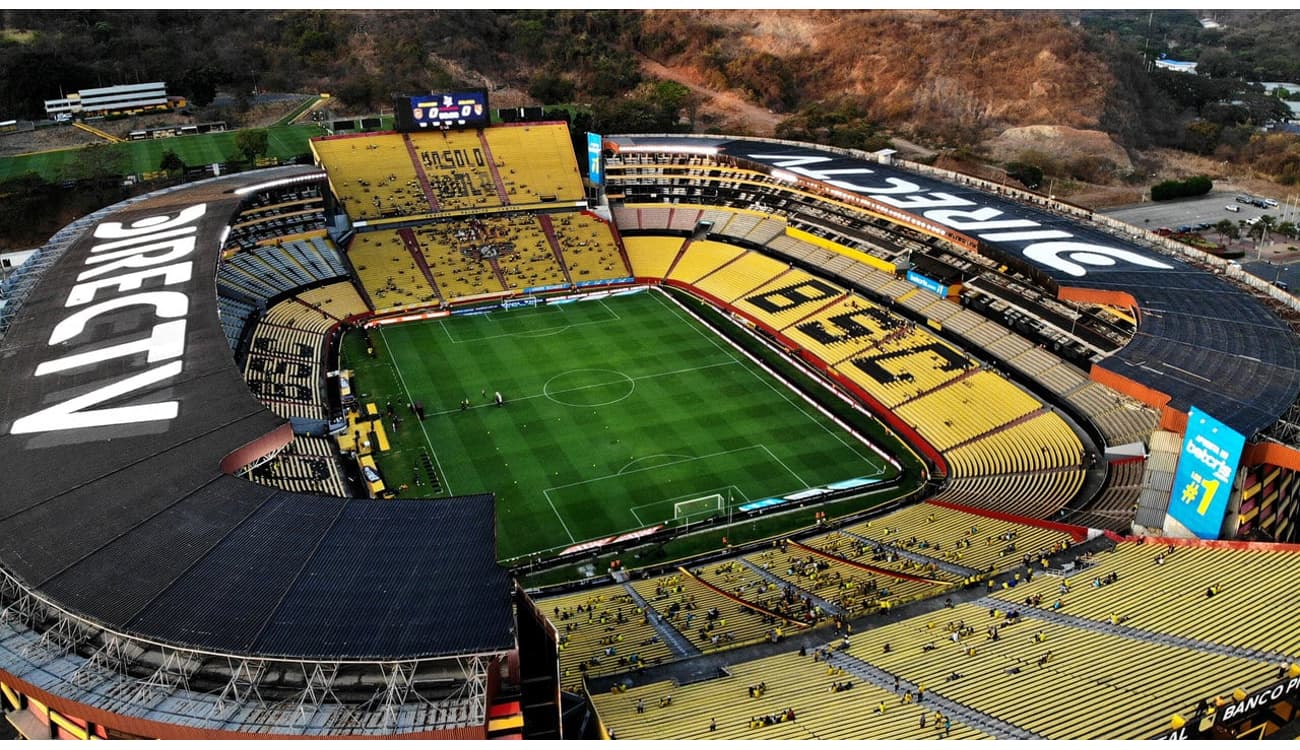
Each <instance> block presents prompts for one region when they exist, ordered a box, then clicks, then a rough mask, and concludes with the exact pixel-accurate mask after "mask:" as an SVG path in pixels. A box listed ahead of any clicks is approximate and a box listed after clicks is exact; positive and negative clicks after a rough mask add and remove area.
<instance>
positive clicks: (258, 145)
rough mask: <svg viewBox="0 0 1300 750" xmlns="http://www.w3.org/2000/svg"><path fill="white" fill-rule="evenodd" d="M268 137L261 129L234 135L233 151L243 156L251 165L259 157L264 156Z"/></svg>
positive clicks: (243, 131)
mask: <svg viewBox="0 0 1300 750" xmlns="http://www.w3.org/2000/svg"><path fill="white" fill-rule="evenodd" d="M269 141H270V137H269V136H268V135H267V132H266V130H265V129H263V128H250V129H248V130H241V131H239V132H238V133H236V134H235V150H236V151H238V152H239V153H241V154H243V155H244V158H245V159H248V161H249V163H250V164H251V163H252V162H253V161H255V160H256V159H257V157H259V156H264V155H266V151H267V148H268V146H269Z"/></svg>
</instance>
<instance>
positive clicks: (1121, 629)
mask: <svg viewBox="0 0 1300 750" xmlns="http://www.w3.org/2000/svg"><path fill="white" fill-rule="evenodd" d="M975 603H976V604H980V605H982V606H985V607H988V608H989V609H999V608H1005V607H1007V606H1008V605H1010V606H1013V607H1014V606H1015V604H1014V603H1013V602H1008V601H1005V600H1001V599H994V598H991V597H984V598H983V599H978V600H976V602H975ZM1016 611H1018V612H1019V613H1020V616H1021V617H1022V618H1034V619H1038V620H1043V621H1045V622H1054V623H1059V624H1063V625H1069V626H1070V627H1074V628H1080V629H1083V630H1093V631H1096V632H1098V633H1109V634H1111V635H1119V636H1123V637H1125V638H1132V639H1134V640H1139V641H1146V642H1148V643H1162V644H1164V645H1166V646H1177V647H1179V648H1185V649H1191V650H1192V651H1201V652H1204V653H1207V654H1221V655H1223V656H1236V657H1240V658H1244V659H1258V660H1259V661H1261V662H1264V663H1267V664H1270V665H1276V664H1285V663H1288V662H1290V661H1292V659H1293V657H1292V656H1291V655H1289V654H1286V653H1283V652H1281V651H1262V650H1260V649H1253V648H1240V647H1237V646H1229V645H1226V644H1222V643H1213V642H1211V641H1203V640H1199V639H1196V638H1185V637H1183V636H1178V635H1172V634H1169V633H1157V632H1154V631H1151V630H1142V629H1139V628H1134V627H1129V626H1128V625H1124V624H1123V623H1119V624H1116V623H1114V622H1109V621H1102V620H1093V619H1090V618H1087V617H1079V616H1077V615H1070V614H1066V613H1064V612H1061V611H1059V610H1053V609H1050V608H1040V607H1030V606H1023V607H1016Z"/></svg>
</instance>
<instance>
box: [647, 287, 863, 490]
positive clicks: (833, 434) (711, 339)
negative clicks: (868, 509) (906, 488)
mask: <svg viewBox="0 0 1300 750" xmlns="http://www.w3.org/2000/svg"><path fill="white" fill-rule="evenodd" d="M655 299H659V298H658V296H656V297H655ZM659 304H660V305H663V306H664V307H665V308H667V309H668V310H669V311H670V312H671V313H672V314H673V315H675V316H677V319H678V320H680V321H682V322H683V323H689V322H690V321H688V320H687V319H686V318H683V317H682V316H681V313H679V312H678V311H677V310H675V309H673V308H672V307H669V306H668V305H667V304H666V303H665V302H664V301H663V300H659ZM691 329H692V330H694V331H695V332H696V333H697V334H699V335H700V336H702V337H704V339H705V340H707V341H708V342H709V343H711V344H713V346H714V348H716V349H718V351H721V352H722V353H723V354H726V355H727V356H728V357H730V358H731V361H732V362H735V363H736V364H738V365H740V366H741V368H742V369H744V370H745V372H748V373H749V374H750V375H752V376H753V377H754V379H755V380H757V381H758V382H760V383H762V384H763V385H765V386H767V387H768V388H769V389H770V390H771V391H772V392H774V393H776V395H778V396H780V397H781V398H782V399H784V400H785V402H786V403H788V404H790V405H791V406H793V407H794V408H795V409H796V410H797V411H798V412H799V413H800V414H802V415H804V416H805V417H807V418H808V421H810V422H812V423H813V424H815V425H817V426H818V427H820V428H822V430H823V431H824V432H826V434H828V435H830V436H831V437H833V438H835V439H836V440H837V441H839V443H840V445H843V446H844V447H845V448H848V449H849V450H851V451H853V454H854V455H855V456H857V457H858V458H860V459H862V460H863V461H865V462H866V464H867V465H868V466H870V467H871V468H873V469H875V471H876V473H877V474H880V473H882V472H883V471H884V466H883V465H878V464H876V462H875V461H873V460H871V459H870V458H868V457H866V456H864V455H862V453H861V452H859V451H858V449H857V447H856V446H854V445H850V444H849V443H848V442H846V441H845V440H844V438H843V437H841V436H840V435H838V434H837V433H836V432H835V431H834V430H832V429H831V428H829V427H827V426H826V425H825V424H824V423H823V422H822V421H821V420H819V419H816V418H814V417H813V416H812V415H811V414H809V413H808V412H807V411H805V410H804V408H803V407H802V406H799V405H798V404H796V403H795V402H794V401H791V400H790V397H789V396H788V395H786V393H784V392H783V391H781V390H780V389H778V388H777V387H776V386H774V385H772V384H771V383H769V382H767V380H765V379H764V378H763V377H762V376H760V375H759V374H758V373H756V372H754V371H753V370H752V369H750V368H749V367H748V366H746V365H745V364H744V363H743V362H741V361H740V360H738V359H736V357H735V355H734V354H732V353H731V352H729V351H727V350H726V349H723V348H722V345H721V344H719V343H718V342H717V340H716V339H717V336H715V335H711V334H705V333H704V332H703V331H701V330H699V329H698V328H696V327H695V326H691ZM728 343H731V342H730V341H729V342H728ZM731 345H732V347H735V346H736V345H735V344H734V343H733V344H731ZM746 356H748V355H746ZM800 395H803V394H800ZM803 398H804V399H805V400H806V399H807V398H808V397H807V396H806V395H804V396H803ZM817 408H818V411H822V410H821V408H820V407H817Z"/></svg>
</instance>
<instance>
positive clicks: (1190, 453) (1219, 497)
mask: <svg viewBox="0 0 1300 750" xmlns="http://www.w3.org/2000/svg"><path fill="white" fill-rule="evenodd" d="M1245 445H1246V438H1245V437H1244V436H1243V435H1242V434H1241V433H1239V432H1237V431H1236V430H1234V429H1232V428H1231V427H1228V426H1227V425H1225V424H1224V423H1222V422H1220V421H1219V420H1217V419H1215V418H1214V417H1211V416H1210V415H1209V414H1206V413H1205V412H1203V411H1201V410H1200V409H1197V408H1196V407H1195V406H1193V407H1192V408H1191V410H1190V411H1189V412H1188V417H1187V431H1186V432H1185V433H1183V448H1182V450H1181V451H1180V452H1179V456H1178V470H1177V471H1176V472H1175V473H1174V486H1173V496H1172V497H1170V498H1169V515H1171V516H1173V518H1174V520H1175V521H1178V522H1179V523H1181V524H1182V525H1183V526H1186V527H1187V529H1188V531H1191V532H1192V533H1193V534H1195V535H1196V536H1198V537H1200V538H1201V539H1218V538H1219V531H1220V529H1221V528H1222V527H1223V514H1224V511H1226V510H1227V509H1228V497H1229V496H1230V495H1231V494H1232V482H1233V479H1234V478H1235V477H1236V475H1237V464H1238V463H1240V461H1241V452H1242V449H1243V448H1244V447H1245Z"/></svg>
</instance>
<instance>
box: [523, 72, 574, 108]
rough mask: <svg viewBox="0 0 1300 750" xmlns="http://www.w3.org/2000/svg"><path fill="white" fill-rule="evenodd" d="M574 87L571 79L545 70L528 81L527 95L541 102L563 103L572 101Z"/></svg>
mask: <svg viewBox="0 0 1300 750" xmlns="http://www.w3.org/2000/svg"><path fill="white" fill-rule="evenodd" d="M574 88H575V87H574V85H573V81H570V80H569V79H567V78H565V77H564V76H562V75H560V74H559V73H552V72H549V71H547V72H542V73H538V74H537V75H535V76H533V80H531V81H529V82H528V95H529V96H531V97H532V98H534V99H536V100H537V101H539V102H541V103H542V104H563V103H565V102H571V101H573V92H574Z"/></svg>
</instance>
